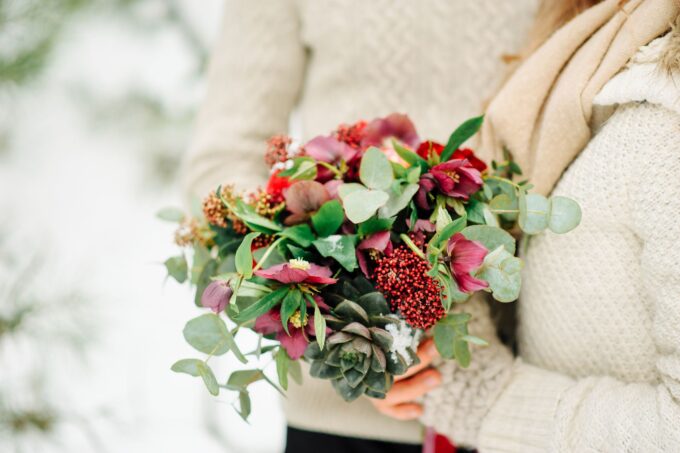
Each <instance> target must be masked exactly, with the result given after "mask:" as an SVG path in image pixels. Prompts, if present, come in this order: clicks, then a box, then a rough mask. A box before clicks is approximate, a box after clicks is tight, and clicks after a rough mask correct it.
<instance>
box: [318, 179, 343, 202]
mask: <svg viewBox="0 0 680 453" xmlns="http://www.w3.org/2000/svg"><path fill="white" fill-rule="evenodd" d="M344 183H345V182H344V181H341V180H339V179H333V180H331V181H328V182H327V183H325V184H324V185H323V186H324V187H325V188H326V190H327V191H328V195H329V196H330V197H331V198H332V199H334V200H339V199H340V194H339V193H338V189H340V186H341V185H343V184H344Z"/></svg>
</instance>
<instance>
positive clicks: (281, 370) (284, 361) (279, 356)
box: [276, 348, 291, 390]
mask: <svg viewBox="0 0 680 453" xmlns="http://www.w3.org/2000/svg"><path fill="white" fill-rule="evenodd" d="M290 363H291V359H290V357H289V356H288V353H287V352H286V350H285V349H283V348H279V350H278V351H277V353H276V374H277V376H278V377H279V385H280V386H281V388H282V389H284V390H288V365H289V364H290Z"/></svg>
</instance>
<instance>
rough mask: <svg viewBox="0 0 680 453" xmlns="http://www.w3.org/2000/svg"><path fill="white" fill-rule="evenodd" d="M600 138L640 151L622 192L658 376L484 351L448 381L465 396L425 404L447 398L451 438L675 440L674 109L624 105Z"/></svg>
mask: <svg viewBox="0 0 680 453" xmlns="http://www.w3.org/2000/svg"><path fill="white" fill-rule="evenodd" d="M606 142H611V143H616V144H617V146H622V147H629V149H628V150H625V149H623V150H621V155H622V156H639V159H637V160H636V162H634V163H633V164H631V165H630V167H631V168H632V169H633V171H631V175H630V177H629V181H628V186H627V187H622V188H621V190H627V191H628V193H629V196H630V211H631V219H632V220H631V225H630V226H631V228H633V229H634V231H635V232H636V233H637V235H638V236H639V238H640V241H641V244H642V251H641V255H640V263H641V269H642V275H641V279H642V283H643V287H644V290H645V292H646V295H647V298H648V300H647V301H646V302H648V303H649V304H650V307H651V311H652V313H651V314H652V323H651V326H650V333H651V335H652V336H653V339H654V342H655V344H656V350H657V356H656V359H655V362H656V369H657V375H658V380H657V382H649V383H643V382H622V381H619V380H617V379H614V378H611V377H607V376H589V377H583V378H578V379H574V378H572V377H570V376H567V375H565V374H561V373H557V372H553V371H549V370H546V369H542V368H539V367H536V366H532V365H530V364H527V363H524V362H522V361H521V359H517V360H515V361H514V363H509V362H508V360H507V356H505V355H503V354H502V353H501V352H496V353H494V354H489V357H488V358H486V363H480V364H478V365H477V367H476V368H474V369H470V370H454V371H453V372H452V377H449V378H447V379H448V383H447V384H446V386H447V388H448V391H449V393H450V392H451V391H454V392H455V391H456V390H455V389H459V390H458V392H459V393H462V392H463V390H460V389H465V391H467V392H468V393H471V394H468V395H466V396H465V397H463V398H458V399H457V400H456V399H451V398H449V400H447V401H445V400H444V398H443V397H441V396H440V397H439V398H438V399H437V400H435V401H430V402H429V405H430V406H432V407H430V408H429V409H428V407H427V406H428V404H427V401H426V413H428V411H429V412H430V413H435V412H436V411H439V413H440V414H442V413H443V412H442V410H441V409H437V407H438V406H440V405H442V402H443V401H445V403H446V404H445V407H446V408H447V410H448V411H449V413H450V415H448V417H449V419H453V420H458V422H457V423H444V422H442V421H441V420H438V421H436V422H435V423H438V424H439V425H440V426H443V427H444V429H446V431H445V432H444V434H446V435H448V436H450V437H451V438H452V439H453V440H454V441H456V440H459V439H460V440H459V442H461V443H464V444H469V445H471V446H474V447H477V448H478V449H479V451H480V452H482V453H487V452H506V453H510V452H524V453H525V452H546V451H551V452H575V451H617V452H618V451H621V452H623V451H653V452H666V451H675V450H677V448H678V446H679V445H680V429H678V427H680V251H679V250H680V249H678V246H677V244H678V238H680V221H678V219H680V177H678V175H680V115H678V114H677V113H675V112H671V111H670V110H667V109H665V108H663V107H661V106H658V105H652V104H644V103H640V104H631V105H628V106H626V107H624V108H621V109H619V111H618V112H617V113H615V114H614V116H613V117H612V118H611V119H610V120H609V121H608V123H607V124H606V125H605V126H604V127H603V128H602V130H601V131H600V133H599V134H598V136H597V139H596V140H593V142H591V144H590V145H589V146H598V143H606ZM611 143H610V146H611ZM622 328H625V327H624V326H622ZM536 341H540V338H538V339H536ZM593 347H596V345H593ZM492 348H494V345H492ZM495 348H496V349H497V350H498V351H502V350H501V349H498V346H495ZM476 359H477V357H475V356H474V355H473V362H474V361H475V360H476ZM504 364H505V367H503V366H501V365H504ZM635 365H636V364H635V363H631V364H630V366H631V367H634V366H635ZM445 382H447V381H445ZM446 390H447V389H446V388H445V389H444V390H443V391H446ZM480 404H481V405H483V407H480ZM432 418H433V419H435V420H436V417H432ZM435 427H437V425H436V424H435Z"/></svg>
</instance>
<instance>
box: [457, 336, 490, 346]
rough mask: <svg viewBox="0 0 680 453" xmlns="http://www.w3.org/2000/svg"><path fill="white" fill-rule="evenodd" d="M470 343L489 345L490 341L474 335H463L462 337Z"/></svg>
mask: <svg viewBox="0 0 680 453" xmlns="http://www.w3.org/2000/svg"><path fill="white" fill-rule="evenodd" d="M460 339H461V340H463V341H467V342H468V343H472V344H476V345H477V346H489V342H488V341H486V340H485V339H483V338H479V337H475V336H474V335H463V336H462V337H461V338H460Z"/></svg>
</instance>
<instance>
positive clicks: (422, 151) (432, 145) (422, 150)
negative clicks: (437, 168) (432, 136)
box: [416, 140, 444, 160]
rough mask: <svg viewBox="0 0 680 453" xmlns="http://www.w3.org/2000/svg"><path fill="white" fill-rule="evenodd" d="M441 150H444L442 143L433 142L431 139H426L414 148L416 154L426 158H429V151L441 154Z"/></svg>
mask: <svg viewBox="0 0 680 453" xmlns="http://www.w3.org/2000/svg"><path fill="white" fill-rule="evenodd" d="M442 151H444V145H442V144H441V143H437V142H433V141H432V140H426V141H424V142H423V143H421V144H420V146H419V147H418V149H417V150H416V154H418V155H419V156H420V157H422V158H423V159H425V160H427V159H429V158H430V154H431V153H436V154H437V155H438V156H441V154H442Z"/></svg>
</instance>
